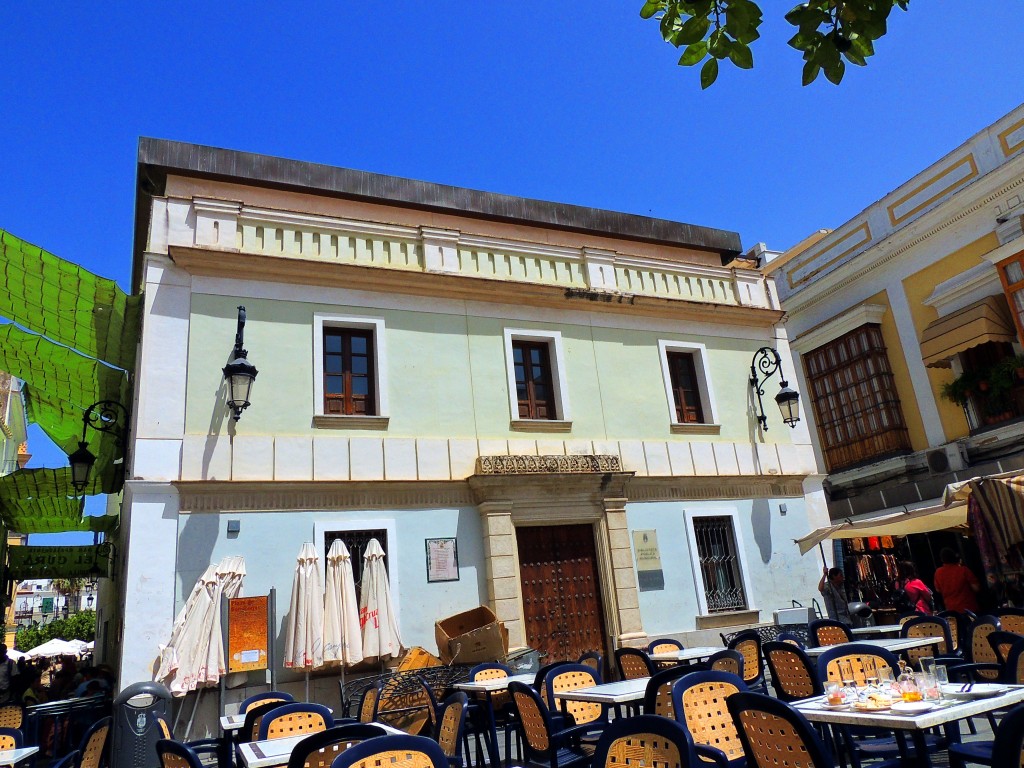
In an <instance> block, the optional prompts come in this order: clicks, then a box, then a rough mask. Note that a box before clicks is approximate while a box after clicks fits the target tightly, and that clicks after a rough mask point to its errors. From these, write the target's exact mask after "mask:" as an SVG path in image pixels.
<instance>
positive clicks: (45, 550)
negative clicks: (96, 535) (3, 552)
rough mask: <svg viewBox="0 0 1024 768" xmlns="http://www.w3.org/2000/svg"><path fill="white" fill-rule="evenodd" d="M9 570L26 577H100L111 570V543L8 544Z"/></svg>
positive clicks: (21, 579)
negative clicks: (94, 544)
mask: <svg viewBox="0 0 1024 768" xmlns="http://www.w3.org/2000/svg"><path fill="white" fill-rule="evenodd" d="M7 562H8V570H9V571H10V574H11V577H12V578H13V579H16V580H18V581H24V580H25V579H61V578H96V577H97V576H102V577H105V576H106V575H107V574H108V573H110V545H109V544H106V543H104V544H98V545H96V546H85V547H34V546H24V547H21V546H19V547H8V548H7Z"/></svg>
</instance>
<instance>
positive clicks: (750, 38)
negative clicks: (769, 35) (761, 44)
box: [733, 29, 761, 45]
mask: <svg viewBox="0 0 1024 768" xmlns="http://www.w3.org/2000/svg"><path fill="white" fill-rule="evenodd" d="M760 36H761V33H760V32H758V31H757V30H756V29H750V30H748V31H746V32H744V33H743V34H740V35H733V37H735V38H736V42H737V43H743V44H744V45H750V44H751V43H752V42H754V41H755V40H757V38H759V37H760Z"/></svg>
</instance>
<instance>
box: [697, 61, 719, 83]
mask: <svg viewBox="0 0 1024 768" xmlns="http://www.w3.org/2000/svg"><path fill="white" fill-rule="evenodd" d="M717 79H718V59H708V60H707V61H706V62H705V63H704V66H703V67H701V68H700V87H701V89H702V90H703V89H706V88H708V87H710V86H711V84H712V83H714V82H715V80H717Z"/></svg>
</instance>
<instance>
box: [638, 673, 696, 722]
mask: <svg viewBox="0 0 1024 768" xmlns="http://www.w3.org/2000/svg"><path fill="white" fill-rule="evenodd" d="M693 672H694V670H693V669H692V668H690V667H687V666H686V665H685V664H676V665H674V666H671V667H669V668H668V669H663V670H661V671H660V672H658V673H656V674H654V675H653V676H652V677H651V679H650V680H648V681H647V688H646V689H645V690H644V714H645V715H661V716H662V717H667V718H669V719H670V720H672V719H675V708H674V707H673V706H672V686H673V685H675V682H676V680H678V679H679V678H680V677H682V676H683V675H689V674H691V673H693Z"/></svg>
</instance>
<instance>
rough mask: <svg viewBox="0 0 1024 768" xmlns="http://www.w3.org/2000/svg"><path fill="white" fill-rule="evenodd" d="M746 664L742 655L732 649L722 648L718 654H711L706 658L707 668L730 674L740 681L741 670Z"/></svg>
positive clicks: (741, 676)
mask: <svg viewBox="0 0 1024 768" xmlns="http://www.w3.org/2000/svg"><path fill="white" fill-rule="evenodd" d="M745 667H746V662H745V661H744V659H743V654H742V653H740V652H739V651H737V650H736V649H734V648H723V649H722V650H720V651H719V652H718V653H713V654H711V656H710V657H709V658H708V661H707V668H708V669H713V670H716V671H717V672H731V673H732V674H734V675H737V676H738V677H739V678H740V679H742V678H743V670H744V668H745Z"/></svg>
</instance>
